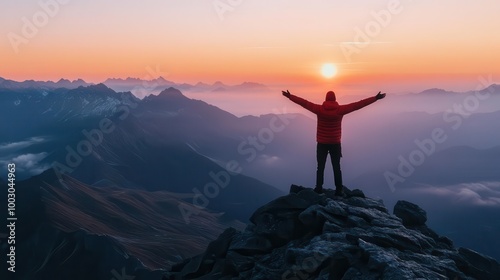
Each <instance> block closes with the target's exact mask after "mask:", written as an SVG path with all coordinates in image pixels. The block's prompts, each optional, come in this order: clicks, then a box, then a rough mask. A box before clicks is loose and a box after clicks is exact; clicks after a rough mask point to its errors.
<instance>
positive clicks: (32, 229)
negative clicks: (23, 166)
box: [1, 171, 243, 279]
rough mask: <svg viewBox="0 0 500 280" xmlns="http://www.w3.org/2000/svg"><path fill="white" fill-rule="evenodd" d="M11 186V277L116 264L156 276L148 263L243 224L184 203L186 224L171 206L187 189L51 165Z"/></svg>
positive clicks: (106, 272) (82, 273)
mask: <svg viewBox="0 0 500 280" xmlns="http://www.w3.org/2000/svg"><path fill="white" fill-rule="evenodd" d="M2 194H5V192H2ZM16 194H17V205H18V209H17V217H18V222H17V224H16V232H17V233H18V234H17V236H16V244H17V246H16V255H17V256H18V262H17V264H18V265H17V274H16V275H17V276H19V278H17V279H111V278H112V277H113V270H115V271H119V272H120V273H121V269H122V268H124V269H125V270H126V272H127V274H128V275H131V276H140V275H142V276H141V277H145V278H141V277H138V278H137V279H158V277H159V276H158V273H159V272H151V271H150V270H151V269H161V268H165V267H169V266H170V265H171V264H173V263H174V262H178V261H179V260H182V259H183V258H186V257H190V256H193V255H195V254H197V253H200V252H202V250H203V249H204V248H205V247H206V245H207V244H208V242H209V241H211V240H213V239H215V238H216V237H217V235H218V234H220V233H221V232H222V231H223V230H224V229H225V228H227V227H228V226H236V227H239V228H242V226H243V224H242V223H240V222H237V221H230V220H227V219H221V214H217V213H210V212H208V211H205V210H201V209H195V207H194V206H190V205H185V207H189V208H191V210H192V211H196V212H197V215H193V216H192V217H191V218H190V225H187V224H186V221H185V219H184V217H183V215H182V214H181V212H179V210H178V206H179V204H181V203H183V204H185V203H184V202H183V199H185V198H186V196H189V195H179V194H174V193H170V192H165V191H157V192H148V191H142V190H131V189H123V188H115V187H104V186H100V187H92V186H89V185H86V184H83V183H81V182H79V181H77V180H75V179H73V178H71V177H68V176H65V175H64V176H63V179H62V180H61V181H60V180H59V178H58V177H57V176H56V174H55V173H54V172H52V171H47V172H45V173H43V174H41V175H39V176H35V177H33V178H31V179H29V180H27V181H21V182H18V184H17V187H16ZM2 217H3V219H4V220H5V218H6V217H5V214H2ZM2 232H3V230H2ZM2 234H5V233H2ZM6 250H7V247H6V246H2V249H1V251H2V254H4V253H5V254H7V252H6ZM90 268H92V269H90ZM4 272H5V271H2V273H4ZM154 275H157V276H156V278H154V277H153V276H154ZM146 276H147V277H146ZM150 276H151V278H149V277H150ZM2 279H7V278H2Z"/></svg>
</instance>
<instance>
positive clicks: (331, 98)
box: [325, 90, 337, 101]
mask: <svg viewBox="0 0 500 280" xmlns="http://www.w3.org/2000/svg"><path fill="white" fill-rule="evenodd" d="M325 101H337V97H336V96H335V92H333V91H331V90H330V91H329V92H327V93H326V97H325Z"/></svg>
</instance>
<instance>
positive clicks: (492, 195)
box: [414, 182, 500, 207]
mask: <svg viewBox="0 0 500 280" xmlns="http://www.w3.org/2000/svg"><path fill="white" fill-rule="evenodd" d="M414 191H415V192H417V193H419V194H426V195H434V196H440V197H444V198H448V199H450V200H452V201H453V202H455V203H458V204H469V205H476V206H494V207H500V182H480V183H462V184H457V185H451V186H441V187H434V186H421V187H419V188H417V189H415V190H414Z"/></svg>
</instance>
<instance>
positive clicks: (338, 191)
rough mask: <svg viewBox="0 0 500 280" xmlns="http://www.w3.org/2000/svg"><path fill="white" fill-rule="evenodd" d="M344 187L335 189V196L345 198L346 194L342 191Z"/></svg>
mask: <svg viewBox="0 0 500 280" xmlns="http://www.w3.org/2000/svg"><path fill="white" fill-rule="evenodd" d="M343 187H344V186H340V187H337V188H336V189H335V196H344V192H343V191H342V189H343Z"/></svg>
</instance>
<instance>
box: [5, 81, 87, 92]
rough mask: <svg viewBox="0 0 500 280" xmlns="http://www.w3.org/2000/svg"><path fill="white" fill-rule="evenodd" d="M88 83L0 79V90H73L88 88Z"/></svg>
mask: <svg viewBox="0 0 500 280" xmlns="http://www.w3.org/2000/svg"><path fill="white" fill-rule="evenodd" d="M88 85H91V84H90V83H87V82H85V81H84V80H82V79H77V80H74V81H70V80H67V79H60V80H59V81H57V82H53V81H35V80H26V81H23V82H16V81H13V80H7V79H3V78H0V88H4V89H29V88H44V89H56V88H67V89H73V88H77V87H80V86H88Z"/></svg>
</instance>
